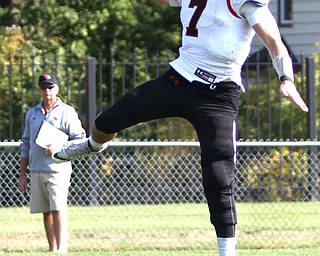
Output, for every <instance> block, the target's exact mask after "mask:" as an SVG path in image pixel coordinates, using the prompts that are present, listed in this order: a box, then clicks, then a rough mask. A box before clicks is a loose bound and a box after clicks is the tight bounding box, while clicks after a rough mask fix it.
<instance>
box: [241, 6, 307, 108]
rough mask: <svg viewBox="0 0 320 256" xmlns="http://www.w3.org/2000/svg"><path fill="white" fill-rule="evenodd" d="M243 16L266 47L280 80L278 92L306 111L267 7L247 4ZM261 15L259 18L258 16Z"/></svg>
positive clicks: (276, 27)
mask: <svg viewBox="0 0 320 256" xmlns="http://www.w3.org/2000/svg"><path fill="white" fill-rule="evenodd" d="M247 7H248V8H247V9H246V11H245V14H244V15H245V16H246V18H247V19H249V23H255V21H257V23H255V24H253V25H252V28H253V29H254V30H255V32H256V33H257V35H258V36H259V37H260V39H261V40H262V41H263V43H264V45H265V46H266V47H267V49H268V51H269V54H270V56H271V58H272V61H273V66H274V68H275V70H276V71H277V73H278V75H279V79H280V82H281V85H280V93H281V94H282V95H283V96H285V97H288V98H289V99H290V100H291V101H292V102H293V103H295V104H296V105H297V106H298V107H299V108H300V109H301V110H303V111H305V112H307V111H308V107H307V105H306V104H305V102H304V101H303V99H302V98H301V96H300V94H299V92H298V91H297V89H296V86H295V84H294V75H293V66H292V60H291V58H290V56H289V54H288V50H287V48H286V47H285V45H284V44H283V42H282V40H281V35H280V32H279V28H278V25H277V23H276V20H275V19H274V17H273V15H272V14H271V12H270V11H269V9H268V8H267V7H255V8H252V5H249V4H247ZM260 17H261V18H260Z"/></svg>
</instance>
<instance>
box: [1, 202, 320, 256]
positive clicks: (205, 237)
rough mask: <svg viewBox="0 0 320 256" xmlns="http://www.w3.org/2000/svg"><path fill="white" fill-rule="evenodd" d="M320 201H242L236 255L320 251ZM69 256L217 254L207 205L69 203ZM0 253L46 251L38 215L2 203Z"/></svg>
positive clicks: (239, 211) (239, 206) (41, 252)
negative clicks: (83, 204) (84, 205)
mask: <svg viewBox="0 0 320 256" xmlns="http://www.w3.org/2000/svg"><path fill="white" fill-rule="evenodd" d="M319 206H320V205H319V203H239V204H238V205H237V207H238V216H239V217H238V222H239V224H238V226H237V236H238V255H239V256H241V255H246V256H247V255H248V256H250V255H255V256H259V255H261V256H265V255H280V256H282V255H290V256H292V255H293V256H294V255H299V256H300V255H320V250H319V248H320V207H319ZM68 212H69V252H70V253H69V254H71V255H113V256H118V255H130V256H136V255H139V256H140V255H141V256H144V255H154V256H167V255H168V256H180V255H190V256H204V255H218V252H217V251H216V250H215V249H216V242H215V233H214V230H213V228H212V226H211V224H210V223H209V220H208V219H209V216H208V210H207V206H206V205H205V204H168V205H122V206H97V207H75V206H72V207H69V211H68ZM0 225H1V226H0V255H4V254H6V255H47V253H45V251H46V250H47V244H46V238H45V235H44V230H43V226H42V216H41V215H40V214H35V215H30V214H29V209H28V208H27V207H15V208H0Z"/></svg>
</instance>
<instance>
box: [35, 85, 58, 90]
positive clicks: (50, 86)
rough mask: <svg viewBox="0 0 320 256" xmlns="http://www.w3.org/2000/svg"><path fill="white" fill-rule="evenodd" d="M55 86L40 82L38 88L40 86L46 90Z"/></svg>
mask: <svg viewBox="0 0 320 256" xmlns="http://www.w3.org/2000/svg"><path fill="white" fill-rule="evenodd" d="M55 86H56V85H55V84H40V85H39V88H40V90H43V91H44V90H47V89H49V90H51V89H52V88H53V87H55Z"/></svg>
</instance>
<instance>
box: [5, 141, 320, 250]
mask: <svg viewBox="0 0 320 256" xmlns="http://www.w3.org/2000/svg"><path fill="white" fill-rule="evenodd" d="M19 144H20V143H19V142H2V143H0V159H1V162H0V176H1V183H0V223H1V228H0V251H1V250H2V251H21V250H46V247H47V245H46V238H45V234H44V228H43V225H42V220H41V219H42V215H40V214H35V215H31V214H29V208H28V202H29V194H28V193H25V194H22V193H21V192H19V190H18V186H17V184H18V176H19V173H18V170H17V169H18V167H19V160H20V152H19ZM319 145H320V143H319V142H311V141H299V142H292V141H291V142H287V141H286V142H284V141H279V142H261V141H250V142H247V141H246V142H241V141H240V142H238V144H237V158H238V161H237V165H236V170H235V173H236V200H237V202H238V204H237V207H238V214H239V220H238V221H239V224H238V226H237V229H238V232H237V234H238V247H239V248H242V249H251V248H305V247H307V248H318V247H319V246H320V218H319V216H320V215H319V214H320V207H319V185H320V178H319V154H318V152H317V148H318V147H319ZM68 212H69V250H70V251H92V250H93V251H130V250H208V251H209V252H210V251H211V252H212V250H213V249H214V248H215V233H214V229H213V227H212V226H211V224H210V221H209V214H208V209H207V206H206V200H205V197H204V195H203V191H202V183H201V168H200V149H199V145H198V142H196V141H193V142H179V141H174V142H112V143H111V145H110V147H109V148H108V149H107V150H106V151H105V152H103V153H100V154H99V155H97V156H93V157H90V158H85V159H81V160H78V161H74V162H73V175H72V180H71V188H70V193H69V210H68ZM19 223H23V225H19Z"/></svg>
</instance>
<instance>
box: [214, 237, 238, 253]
mask: <svg viewBox="0 0 320 256" xmlns="http://www.w3.org/2000/svg"><path fill="white" fill-rule="evenodd" d="M217 242H218V249H219V255H220V256H236V243H237V240H236V238H235V237H227V238H224V237H217Z"/></svg>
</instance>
